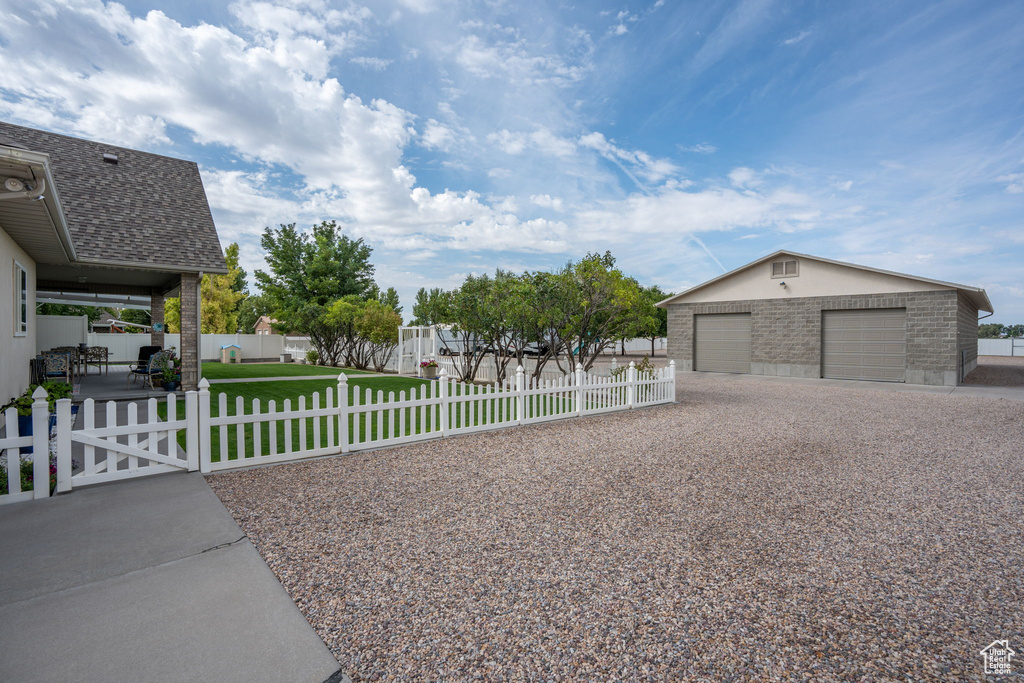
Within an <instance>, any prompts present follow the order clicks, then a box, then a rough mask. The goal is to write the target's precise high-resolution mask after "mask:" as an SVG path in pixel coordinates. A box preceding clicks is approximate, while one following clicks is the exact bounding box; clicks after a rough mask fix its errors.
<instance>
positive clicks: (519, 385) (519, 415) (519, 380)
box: [516, 365, 526, 425]
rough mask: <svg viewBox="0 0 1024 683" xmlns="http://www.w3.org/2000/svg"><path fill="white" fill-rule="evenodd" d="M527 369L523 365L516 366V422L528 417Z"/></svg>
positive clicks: (521, 422) (519, 422)
mask: <svg viewBox="0 0 1024 683" xmlns="http://www.w3.org/2000/svg"><path fill="white" fill-rule="evenodd" d="M525 391H526V371H525V370H524V369H523V366H522V365H519V366H517V367H516V424H520V425H521V424H523V421H524V420H525V419H526V394H525V393H524V392H525Z"/></svg>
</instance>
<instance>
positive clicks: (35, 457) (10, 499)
mask: <svg viewBox="0 0 1024 683" xmlns="http://www.w3.org/2000/svg"><path fill="white" fill-rule="evenodd" d="M32 399H33V401H32V415H31V416H30V417H29V419H28V420H27V422H29V423H30V424H31V432H32V433H31V434H26V435H22V434H21V433H20V430H19V425H18V410H17V409H16V408H8V409H7V410H6V411H4V413H3V415H2V416H0V418H2V425H3V432H2V434H3V436H0V468H3V469H4V471H5V472H6V474H7V484H6V486H4V487H3V490H0V504H3V503H18V502H20V501H23V500H32V499H33V498H48V497H49V495H50V415H49V408H48V406H47V403H46V390H44V389H43V388H42V387H39V388H37V389H36V390H35V392H34V393H33V394H32ZM25 431H26V432H28V431H30V430H27V429H26V430H25ZM29 447H31V448H32V453H25V454H22V453H21V449H22V448H26V449H27V448H29ZM22 463H25V465H26V467H23V466H22ZM23 469H25V470H28V472H27V474H28V476H30V477H31V478H32V480H31V484H32V488H31V489H28V490H23V489H22V482H21V473H22V470H23ZM39 484H42V485H39ZM25 488H26V489H27V488H28V487H27V486H26V487H25Z"/></svg>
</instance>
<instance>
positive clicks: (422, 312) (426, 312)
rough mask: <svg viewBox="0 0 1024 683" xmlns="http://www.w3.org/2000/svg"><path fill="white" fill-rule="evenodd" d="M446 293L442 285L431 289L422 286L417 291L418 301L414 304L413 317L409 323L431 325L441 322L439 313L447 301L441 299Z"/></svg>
mask: <svg viewBox="0 0 1024 683" xmlns="http://www.w3.org/2000/svg"><path fill="white" fill-rule="evenodd" d="M444 295H445V292H444V290H443V289H441V288H440V287H434V288H432V289H430V290H429V291H428V290H427V289H425V288H423V287H420V289H419V291H418V292H416V301H415V303H413V305H412V316H413V317H412V320H410V321H409V324H410V325H419V326H424V327H429V326H431V325H437V324H438V323H440V322H441V320H440V319H439V318H438V317H437V314H438V312H439V311H440V310H443V309H444V304H445V302H442V301H441V299H442V298H443V297H444Z"/></svg>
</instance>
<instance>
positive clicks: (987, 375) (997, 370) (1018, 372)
mask: <svg viewBox="0 0 1024 683" xmlns="http://www.w3.org/2000/svg"><path fill="white" fill-rule="evenodd" d="M964 384H987V385H988V386H991V387H1024V357H1019V356H1018V357H1010V356H978V367H977V368H975V369H974V370H972V371H971V373H970V374H969V375H967V377H966V378H965V379H964Z"/></svg>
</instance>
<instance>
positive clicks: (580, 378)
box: [576, 363, 587, 417]
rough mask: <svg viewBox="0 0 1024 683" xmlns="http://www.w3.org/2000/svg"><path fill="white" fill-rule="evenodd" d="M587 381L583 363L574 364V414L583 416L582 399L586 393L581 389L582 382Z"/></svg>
mask: <svg viewBox="0 0 1024 683" xmlns="http://www.w3.org/2000/svg"><path fill="white" fill-rule="evenodd" d="M586 381H587V373H585V372H583V363H577V364H576V415H577V416H578V417H583V401H584V400H585V399H586V397H587V394H586V391H584V389H583V385H584V383H585V382H586Z"/></svg>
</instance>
